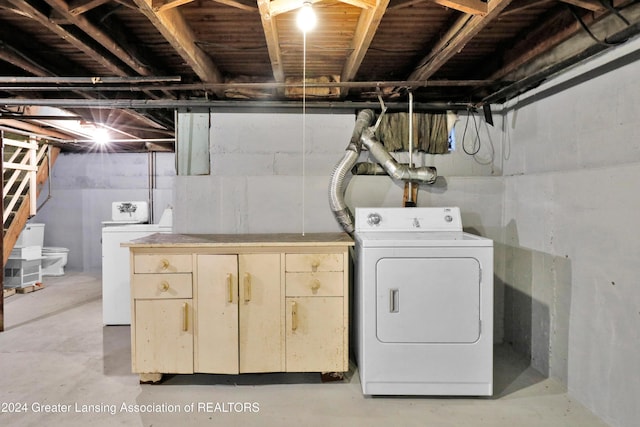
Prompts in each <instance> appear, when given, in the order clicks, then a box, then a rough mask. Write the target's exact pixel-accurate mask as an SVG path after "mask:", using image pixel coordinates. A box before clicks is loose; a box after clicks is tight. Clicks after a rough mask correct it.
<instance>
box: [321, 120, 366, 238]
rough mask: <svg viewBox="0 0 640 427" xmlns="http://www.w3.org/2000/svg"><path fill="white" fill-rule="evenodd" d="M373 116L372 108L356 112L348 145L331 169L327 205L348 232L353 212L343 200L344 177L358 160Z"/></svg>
mask: <svg viewBox="0 0 640 427" xmlns="http://www.w3.org/2000/svg"><path fill="white" fill-rule="evenodd" d="M374 117H375V114H374V112H373V110H362V111H361V112H360V113H358V117H357V118H356V124H355V127H354V128H353V133H352V135H351V140H350V141H349V145H347V149H346V152H345V154H344V156H343V157H342V159H341V160H340V161H339V162H338V164H337V165H336V166H335V168H334V169H333V172H332V173H331V178H330V182H329V206H330V207H331V211H332V212H333V214H334V215H335V217H336V220H337V221H338V223H339V224H340V226H341V227H342V229H343V230H344V231H346V232H347V233H349V234H352V233H353V231H354V224H353V214H352V213H351V211H350V210H349V208H348V207H347V205H346V203H345V202H344V189H343V186H344V178H345V176H346V175H347V172H349V170H351V168H352V167H353V165H355V163H356V162H357V161H358V157H359V156H360V150H361V149H362V144H361V136H362V132H363V131H364V130H365V129H366V128H367V126H369V125H371V122H373V118H374Z"/></svg>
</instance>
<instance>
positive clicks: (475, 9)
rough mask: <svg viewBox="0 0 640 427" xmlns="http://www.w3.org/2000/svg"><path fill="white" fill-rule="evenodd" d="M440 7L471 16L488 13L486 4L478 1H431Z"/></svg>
mask: <svg viewBox="0 0 640 427" xmlns="http://www.w3.org/2000/svg"><path fill="white" fill-rule="evenodd" d="M431 1H432V2H434V3H437V4H439V5H441V6H446V7H448V8H450V9H455V10H459V11H460V12H464V13H468V14H471V15H481V14H485V13H487V11H488V7H487V3H485V2H483V1H480V0H431Z"/></svg>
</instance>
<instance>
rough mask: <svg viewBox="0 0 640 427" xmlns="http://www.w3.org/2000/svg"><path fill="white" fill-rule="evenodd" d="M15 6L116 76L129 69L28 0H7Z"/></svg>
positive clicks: (125, 72) (124, 73)
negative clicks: (107, 56)
mask: <svg viewBox="0 0 640 427" xmlns="http://www.w3.org/2000/svg"><path fill="white" fill-rule="evenodd" d="M7 1H9V2H10V3H11V4H13V5H14V6H16V7H18V8H19V9H21V10H22V11H23V12H25V13H26V14H28V15H29V17H30V18H32V19H34V20H35V21H37V22H38V23H40V24H41V25H42V26H43V27H44V28H47V29H48V30H49V31H51V32H52V33H54V34H56V35H58V36H59V37H60V38H61V39H64V40H65V41H66V42H67V43H69V44H71V45H72V46H74V47H75V48H76V49H79V50H81V51H82V52H84V53H85V54H86V55H87V56H88V57H89V58H91V59H92V60H94V61H96V62H97V63H98V64H100V65H102V66H103V67H105V68H106V69H107V70H109V72H111V73H113V74H114V75H116V76H126V75H128V74H127V71H126V70H125V69H123V68H122V67H121V66H120V65H119V64H115V63H114V62H113V61H111V60H110V59H108V58H106V57H105V56H104V55H103V54H102V53H100V52H98V51H96V50H95V49H93V48H92V47H91V46H89V45H88V44H87V43H85V42H84V41H83V40H80V39H79V38H78V37H76V36H75V35H74V34H72V33H70V32H69V31H67V30H66V29H65V28H63V27H62V26H60V25H58V24H56V23H54V22H51V20H50V19H49V17H48V16H46V15H44V14H43V13H42V12H41V11H40V10H39V9H36V8H35V7H33V6H32V5H31V4H30V3H29V2H28V1H26V0H7Z"/></svg>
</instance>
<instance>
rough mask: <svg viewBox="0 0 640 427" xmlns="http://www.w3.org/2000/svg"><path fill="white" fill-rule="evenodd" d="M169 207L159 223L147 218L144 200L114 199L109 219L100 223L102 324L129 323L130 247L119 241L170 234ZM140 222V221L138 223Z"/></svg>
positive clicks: (170, 210) (170, 212)
mask: <svg viewBox="0 0 640 427" xmlns="http://www.w3.org/2000/svg"><path fill="white" fill-rule="evenodd" d="M172 212H173V211H172V209H171V208H167V209H165V211H164V213H163V214H162V217H161V218H160V222H159V223H158V224H144V222H146V221H148V220H149V216H148V206H147V203H146V202H113V205H112V214H111V218H112V219H111V221H103V222H102V323H103V324H104V325H130V324H131V285H130V281H131V280H130V271H131V269H130V268H129V263H130V260H129V248H123V247H121V246H120V244H121V243H122V242H129V241H131V240H135V239H139V238H141V237H146V236H149V235H151V234H154V233H171V231H172V229H173V228H172V224H173V217H172ZM141 222H142V223H141Z"/></svg>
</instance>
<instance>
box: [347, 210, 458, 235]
mask: <svg viewBox="0 0 640 427" xmlns="http://www.w3.org/2000/svg"><path fill="white" fill-rule="evenodd" d="M358 231H380V232H386V231H462V218H461V215H460V208H457V207H445V208H356V232H358Z"/></svg>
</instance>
